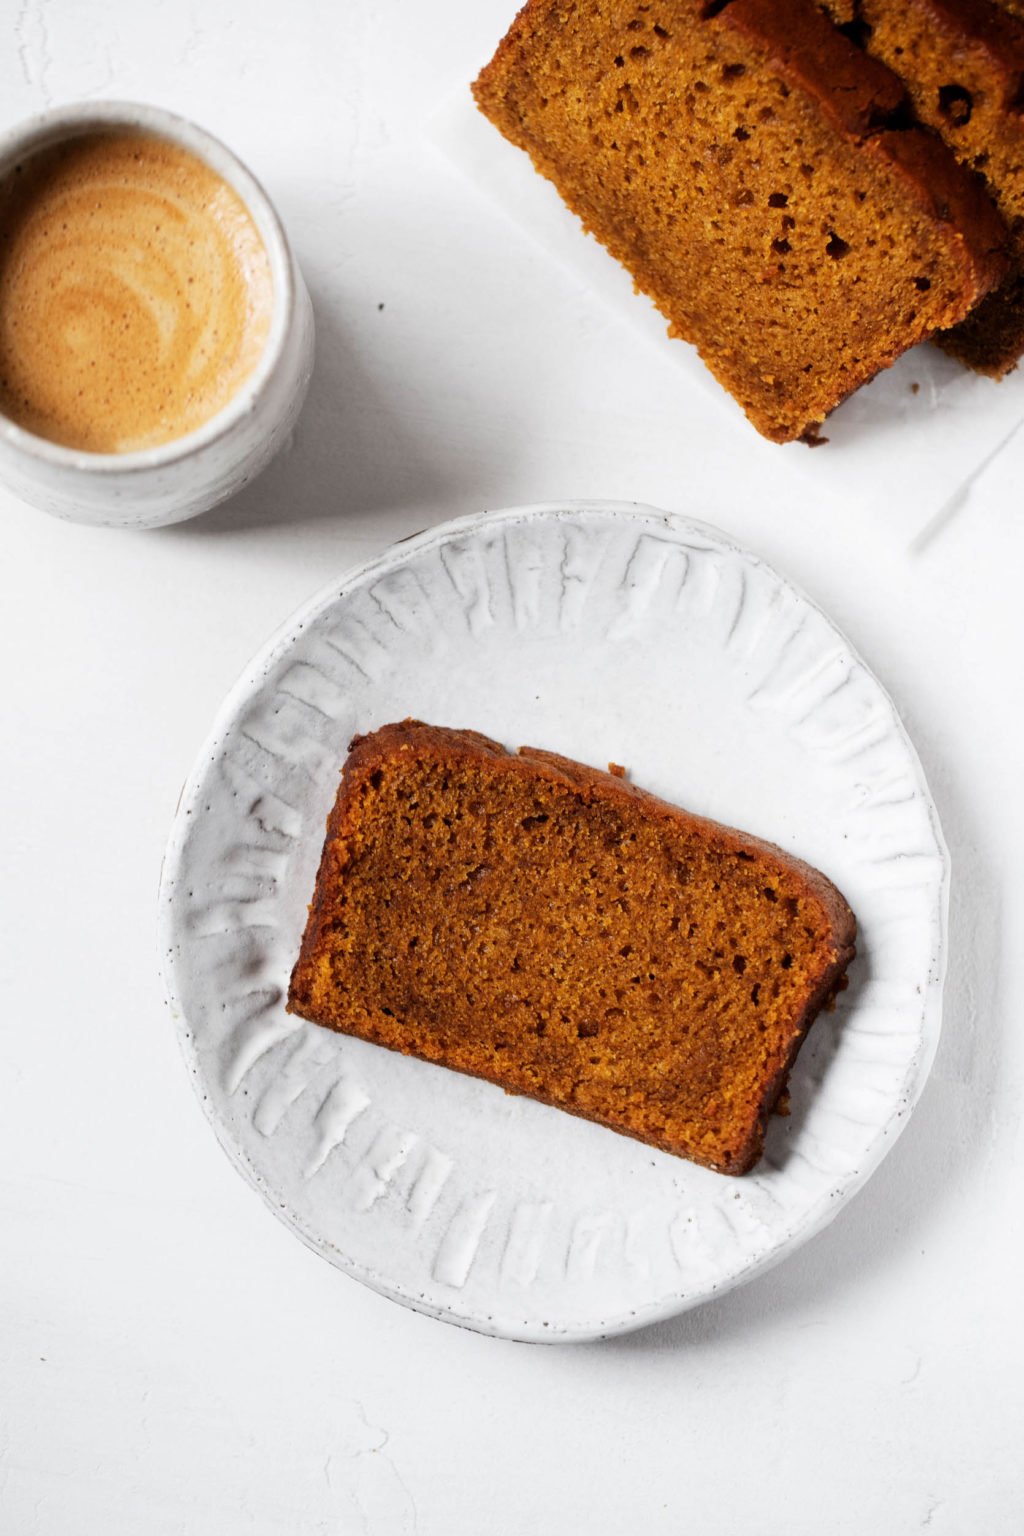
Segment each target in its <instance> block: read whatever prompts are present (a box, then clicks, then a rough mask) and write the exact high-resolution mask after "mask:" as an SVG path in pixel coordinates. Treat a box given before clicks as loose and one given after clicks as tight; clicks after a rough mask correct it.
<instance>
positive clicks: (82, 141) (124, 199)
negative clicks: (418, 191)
mask: <svg viewBox="0 0 1024 1536" xmlns="http://www.w3.org/2000/svg"><path fill="white" fill-rule="evenodd" d="M272 307H273V291H272V283H271V275H270V263H269V261H268V258H267V253H266V250H265V248H264V246H263V242H262V240H261V239H260V236H259V233H258V231H257V229H256V226H255V224H254V223H253V220H252V217H251V215H250V214H249V212H248V210H247V209H246V208H245V206H244V204H243V203H242V201H241V199H240V198H239V197H238V195H237V194H236V193H235V192H234V191H233V190H232V189H231V188H230V187H229V186H228V185H227V183H226V182H225V181H224V180H223V179H222V178H221V177H220V176H218V175H217V174H216V172H214V171H212V170H211V169H210V168H209V166H207V165H205V164H204V163H203V162H202V161H201V160H199V159H198V158H197V157H196V156H195V155H193V154H191V153H189V151H187V150H185V149H182V148H180V147H179V146H178V145H176V144H172V143H170V142H169V141H167V140H164V139H159V138H155V137H152V136H150V135H145V134H141V133H136V132H110V133H94V134H89V135H88V136H85V137H82V138H78V139H73V140H71V141H68V142H65V143H63V144H60V145H57V146H55V147H54V148H51V149H46V150H43V151H41V152H39V153H38V154H36V155H34V156H32V157H31V158H30V159H27V160H25V161H24V162H23V163H22V164H21V165H20V166H18V167H17V168H16V169H14V170H12V171H10V172H9V173H8V174H7V175H5V176H4V177H3V178H2V179H0V413H2V414H4V415H6V416H8V417H9V418H11V419H12V420H13V421H15V422H17V423H18V425H20V426H22V427H25V428H26V429H27V430H28V431H30V432H34V433H36V434H38V435H39V436H40V437H45V438H49V439H50V440H51V441H53V442H58V443H63V444H65V445H66V446H68V447H72V448H81V449H87V450H90V451H92V452H97V453H126V452H130V451H132V450H134V449H139V448H149V447H155V446H156V445H158V444H160V443H166V442H168V441H170V440H172V439H174V438H177V437H182V436H184V434H185V433H187V432H191V431H193V430H194V429H195V428H196V427H199V426H201V425H202V424H203V422H205V421H208V420H209V419H210V417H212V416H214V415H216V413H217V412H218V411H220V410H221V409H223V407H224V406H225V405H227V403H228V402H229V400H230V399H231V398H232V396H233V395H234V394H235V393H236V392H237V390H238V389H239V387H240V386H241V384H242V383H243V382H244V380H245V379H246V378H247V377H248V376H249V375H250V374H251V373H252V371H253V369H254V368H255V366H256V364H257V362H258V361H259V358H260V354H261V353H262V351H263V348H264V346H265V344H266V339H267V335H268V332H269V329H270V318H271V311H272Z"/></svg>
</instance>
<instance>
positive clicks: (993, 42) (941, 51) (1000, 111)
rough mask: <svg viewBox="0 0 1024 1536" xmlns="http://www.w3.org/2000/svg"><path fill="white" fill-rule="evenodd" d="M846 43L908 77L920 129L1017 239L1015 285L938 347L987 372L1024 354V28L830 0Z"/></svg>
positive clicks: (980, 2) (927, 3)
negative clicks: (928, 130)
mask: <svg viewBox="0 0 1024 1536" xmlns="http://www.w3.org/2000/svg"><path fill="white" fill-rule="evenodd" d="M825 7H826V9H827V10H828V11H829V12H830V13H831V15H832V16H833V19H834V20H836V21H839V22H844V23H846V24H847V26H848V30H849V35H850V36H851V37H853V38H855V39H856V40H857V41H858V42H859V43H860V44H861V45H862V46H863V47H864V48H866V49H867V50H868V52H869V53H870V54H871V55H872V56H873V57H874V58H877V59H881V60H882V62H883V63H885V64H888V65H889V66H890V68H892V69H894V70H896V71H898V73H899V74H900V75H901V76H902V78H903V81H904V83H905V84H906V87H907V90H908V92H909V94H910V98H911V101H912V103H913V107H914V111H915V114H916V115H917V117H918V118H919V119H920V121H921V122H923V123H927V124H928V125H929V126H930V127H932V128H935V129H937V130H938V132H939V133H941V135H942V137H943V138H944V139H945V141H946V143H947V144H948V145H949V147H950V149H951V150H952V151H953V153H954V154H955V155H956V157H957V159H958V160H959V161H961V163H962V164H964V165H965V166H968V167H970V168H971V169H972V170H975V171H978V172H980V173H981V174H982V175H983V177H984V179H985V182H986V185H987V188H988V191H989V194H990V196H991V197H992V199H993V201H994V202H995V204H996V207H997V208H998V209H999V211H1000V213H1001V214H1002V215H1003V218H1004V219H1005V220H1006V223H1007V225H1008V227H1009V229H1010V233H1011V242H1012V243H1011V248H1010V249H1011V257H1012V262H1013V267H1012V271H1011V274H1010V276H1009V278H1008V279H1007V280H1006V281H1005V282H1004V283H1003V284H1002V285H1001V286H1000V287H999V288H998V290H997V291H996V292H995V293H993V294H990V295H989V297H988V298H987V299H985V300H984V301H983V302H982V303H981V304H979V306H978V307H977V309H975V310H974V311H973V312H972V313H971V314H970V315H969V316H968V317H967V319H966V320H964V321H962V322H961V323H960V324H959V325H957V326H956V327H955V328H954V329H953V330H951V331H948V332H945V333H943V334H941V335H939V336H937V337H936V338H935V339H936V341H937V342H938V343H939V345H940V346H942V347H943V348H944V349H945V350H946V351H947V352H949V353H951V354H952V355H953V356H954V357H957V358H959V359H960V360H961V362H964V363H966V364H967V365H968V366H969V367H971V368H976V369H977V370H979V371H980V372H982V373H990V374H995V375H997V376H998V375H1000V374H1003V373H1005V372H1006V371H1007V369H1009V368H1012V367H1013V366H1014V365H1015V363H1016V362H1017V360H1018V358H1019V357H1020V355H1021V353H1022V352H1024V116H1022V114H1021V108H1022V105H1024V101H1022V91H1024V23H1022V22H1020V21H1017V20H1014V19H1013V18H1012V17H1011V16H1008V15H1006V14H1005V12H1003V11H1001V10H999V9H998V8H997V7H996V6H995V5H992V4H990V3H989V0H854V3H853V4H851V0H825Z"/></svg>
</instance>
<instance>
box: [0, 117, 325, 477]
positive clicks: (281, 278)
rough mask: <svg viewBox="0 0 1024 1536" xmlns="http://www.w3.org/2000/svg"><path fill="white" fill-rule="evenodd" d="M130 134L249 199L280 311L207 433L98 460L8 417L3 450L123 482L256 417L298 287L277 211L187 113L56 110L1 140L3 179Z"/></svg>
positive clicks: (0, 420)
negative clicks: (25, 160)
mask: <svg viewBox="0 0 1024 1536" xmlns="http://www.w3.org/2000/svg"><path fill="white" fill-rule="evenodd" d="M111 128H125V129H131V130H132V131H133V132H136V133H139V132H141V133H145V134H151V135H153V137H155V138H162V139H167V140H169V141H170V142H171V143H174V144H178V145H180V146H181V147H182V148H183V149H187V150H189V151H190V152H191V153H192V154H194V155H196V156H197V157H198V158H199V159H200V160H202V161H203V162H204V164H206V165H208V166H209V167H210V169H211V170H212V171H215V172H216V174H217V175H218V176H220V177H221V178H222V179H223V180H224V181H226V182H227V184H228V186H230V187H231V188H232V190H233V191H234V192H236V193H237V195H238V196H239V197H240V198H241V200H242V202H243V203H244V205H245V207H246V209H247V211H248V212H249V214H250V215H251V217H252V219H253V222H254V223H255V225H256V228H257V231H258V232H259V235H260V239H261V240H262V241H263V245H264V248H265V250H266V253H267V259H268V262H269V264H270V278H271V290H272V293H273V309H272V312H271V317H270V329H269V331H268V334H267V339H266V341H265V342H264V344H263V351H262V352H261V354H260V358H259V361H258V362H257V364H256V367H255V368H254V369H253V371H252V373H251V374H250V375H249V377H248V378H247V379H245V380H243V382H242V383H241V385H240V386H239V387H238V389H237V390H236V391H235V393H234V394H233V395H232V397H231V399H230V400H229V401H228V402H227V404H226V405H225V406H222V407H221V409H220V410H219V411H217V412H216V413H215V415H213V416H211V417H210V418H209V420H208V421H204V422H203V423H202V424H201V426H198V427H196V428H194V429H193V430H192V431H191V432H186V433H184V434H183V435H182V436H181V437H174V438H171V439H170V441H169V442H166V443H160V444H158V445H157V446H155V447H153V448H137V449H132V450H131V451H130V452H128V453H92V452H90V451H89V450H88V449H84V448H69V447H67V446H66V445H65V444H63V443H55V442H51V441H50V439H49V438H45V437H40V436H38V435H37V434H36V433H35V432H29V431H28V430H26V428H24V427H19V426H18V425H17V423H15V422H13V421H12V420H11V419H10V417H8V416H5V415H3V414H2V413H0V445H2V446H6V447H9V448H11V449H13V450H15V452H17V453H20V454H23V455H25V456H26V457H27V458H30V459H33V460H35V461H36V462H39V463H44V464H48V465H52V466H53V467H54V468H60V469H65V470H74V471H77V472H79V473H84V474H87V475H93V476H97V475H98V476H102V475H107V476H117V477H121V476H124V475H128V474H131V473H133V472H138V471H149V470H154V469H162V468H163V467H164V466H165V465H169V464H174V463H177V462H178V461H179V460H180V459H184V458H188V457H190V456H191V455H193V454H195V453H196V452H198V451H200V450H202V449H204V448H206V447H208V446H209V445H210V444H211V443H214V442H216V441H218V439H220V438H222V437H224V436H225V435H226V434H227V433H228V432H230V431H231V429H232V428H233V427H234V426H235V425H236V424H237V423H238V422H239V421H241V420H243V419H244V418H245V417H246V416H248V415H249V413H250V412H251V410H252V408H253V405H254V404H255V401H256V400H257V399H258V397H259V396H260V395H261V394H262V392H263V390H264V388H265V386H266V384H267V382H268V380H269V379H270V378H271V376H272V374H273V373H274V370H275V368H276V367H277V365H278V363H279V362H280V360H281V356H282V353H283V351H284V348H285V343H286V341H287V338H288V332H289V326H290V322H291V316H292V312H293V310H294V306H295V281H294V275H293V269H292V256H291V248H290V246H289V244H288V237H287V235H286V234H285V232H284V226H283V225H282V223H281V220H280V218H279V216H278V213H277V210H276V209H275V207H274V205H273V203H272V202H271V200H270V197H269V195H268V194H267V192H266V190H265V189H264V187H263V186H262V185H261V183H260V182H259V181H258V180H257V178H256V177H255V176H254V175H253V173H252V172H251V171H250V170H249V168H248V166H247V165H245V163H244V162H243V161H242V160H240V159H239V157H238V156H237V155H236V154H235V153H234V151H233V150H231V149H229V148H228V147H227V145H226V144H225V143H223V142H222V140H220V139H218V138H217V137H216V135H215V134H212V133H209V132H208V131H207V130H206V129H205V128H201V127H200V126H199V124H198V123H194V122H193V121H192V120H191V119H190V118H187V117H183V116H181V115H180V113H177V112H172V111H170V110H169V109H168V108H166V107H156V106H153V105H151V104H149V103H146V102H136V101H120V100H117V101H83V102H72V103H69V104H68V105H66V106H60V107H52V108H50V109H49V110H48V111H46V112H40V113H38V114H37V115H36V116H34V117H31V118H28V119H25V120H23V121H22V122H20V123H17V124H15V125H14V127H12V128H9V129H7V130H6V131H5V132H4V133H2V134H0V176H3V174H4V172H5V170H6V168H7V166H8V165H9V164H10V163H11V161H12V160H15V159H17V158H18V157H19V156H21V155H30V154H34V153H36V152H37V151H38V150H41V149H45V148H46V147H47V146H48V145H50V144H57V143H60V142H61V141H63V140H70V139H76V138H80V137H82V136H83V135H85V134H87V133H90V132H94V131H96V130H97V129H99V130H103V129H111Z"/></svg>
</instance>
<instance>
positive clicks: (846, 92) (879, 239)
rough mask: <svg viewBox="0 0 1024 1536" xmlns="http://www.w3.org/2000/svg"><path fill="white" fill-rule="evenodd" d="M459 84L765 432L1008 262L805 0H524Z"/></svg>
mask: <svg viewBox="0 0 1024 1536" xmlns="http://www.w3.org/2000/svg"><path fill="white" fill-rule="evenodd" d="M474 93H475V96H476V101H477V104H478V106H479V107H480V109H481V110H482V111H483V112H484V113H485V114H486V116H487V117H488V118H490V120H491V121H492V122H493V123H494V124H495V125H496V127H498V128H499V129H500V130H501V132H502V133H503V134H504V135H505V136H506V137H507V138H509V139H510V140H511V141H512V142H513V143H514V144H517V145H519V146H520V147H521V148H522V149H525V150H526V151H527V152H528V153H529V154H530V156H531V157H532V159H533V162H534V164H535V166H536V168H537V169H538V170H539V171H540V172H541V173H542V174H544V175H545V176H547V177H549V178H550V179H551V180H552V181H553V182H554V183H555V185H556V187H557V188H558V190H559V192H560V193H561V195H562V197H563V199H564V200H565V202H566V203H567V204H568V206H569V207H570V208H571V209H573V211H574V212H575V213H577V214H578V215H579V217H580V218H581V219H582V221H583V223H584V225H585V226H586V228H587V229H588V230H590V231H591V232H592V233H593V234H594V235H596V236H597V238H598V239H599V240H600V241H601V242H602V243H603V244H604V245H605V246H607V248H608V249H609V251H611V253H612V254H613V255H614V256H615V257H617V259H618V260H619V261H620V262H622V264H623V265H624V266H625V267H626V268H627V269H628V270H629V271H630V273H631V274H632V275H633V278H634V279H635V282H636V284H637V287H638V288H639V289H641V290H642V291H643V292H645V293H646V294H648V295H649V296H650V297H651V298H652V299H653V301H654V302H655V304H657V306H658V308H659V309H660V310H661V311H662V313H663V314H664V315H665V316H666V317H667V318H668V320H669V322H670V334H671V335H673V336H677V337H680V338H682V339H683V340H686V341H689V342H693V343H694V344H695V345H696V346H697V347H698V348H699V350H700V353H701V356H702V357H703V358H704V361H705V362H706V363H707V365H708V367H709V368H710V369H711V371H712V372H713V373H714V374H715V375H716V377H717V378H718V379H719V380H720V382H721V383H722V384H723V385H724V386H725V387H726V389H728V390H729V391H730V392H731V393H732V394H733V395H734V396H735V398H736V399H737V401H738V402H739V403H740V405H741V406H742V407H743V409H744V410H745V411H746V413H747V415H748V417H749V418H750V420H751V421H752V422H753V424H754V425H755V426H756V427H757V429H758V430H759V431H760V432H761V433H763V434H764V435H765V436H766V437H769V438H772V439H774V440H776V441H779V442H785V441H788V440H790V439H793V438H798V437H804V436H810V437H812V438H813V437H814V436H815V435H816V429H817V428H818V427H819V426H820V424H821V423H822V421H823V420H824V419H825V417H826V416H827V415H828V413H829V412H830V411H831V410H832V409H833V408H834V407H835V406H836V405H838V404H839V402H840V401H841V400H843V399H844V398H845V397H846V396H847V395H848V394H850V393H851V391H853V390H854V389H856V388H857V387H858V385H860V384H862V383H864V382H865V381H866V380H868V379H870V378H871V377H872V376H873V375H874V374H876V373H877V372H878V371H879V369H882V368H885V367H888V366H889V365H890V364H891V363H892V362H894V361H895V359H896V358H897V357H898V356H899V355H900V354H901V353H902V352H904V351H905V350H906V349H907V348H908V347H910V346H912V345H914V343H916V342H918V341H921V340H923V339H924V338H926V337H928V336H931V335H932V334H933V333H934V332H935V331H936V330H938V329H941V328H947V327H950V326H953V325H955V324H957V322H959V321H960V320H962V319H963V318H964V316H965V315H966V314H967V313H968V312H969V311H970V310H971V308H972V307H973V306H974V305H975V304H976V303H977V302H978V301H979V300H980V299H981V298H983V297H984V295H985V294H987V293H988V292H989V291H990V290H991V289H992V288H993V287H995V285H996V284H997V283H998V282H999V281H1000V280H1001V279H1002V277H1003V276H1004V274H1005V272H1006V270H1007V257H1006V252H1005V246H1006V242H1007V240H1008V233H1007V230H1006V228H1005V225H1004V224H1003V222H1002V220H1001V219H1000V218H999V216H998V214H997V213H996V211H995V209H994V208H993V206H992V204H991V202H990V201H989V199H988V197H987V196H986V194H985V191H984V189H983V188H982V187H981V185H980V183H979V182H978V181H977V179H976V178H975V177H974V176H973V175H971V174H970V173H969V172H968V171H967V170H966V169H965V168H964V167H962V166H960V165H959V164H958V163H957V161H956V159H955V158H954V156H953V155H952V153H951V152H950V151H949V150H948V149H947V148H946V146H945V145H944V144H943V143H942V142H941V140H939V139H938V138H936V137H934V136H932V135H930V134H929V133H927V132H925V130H924V129H922V128H921V127H919V126H917V125H915V124H914V123H913V122H912V121H911V120H910V117H909V105H908V101H907V97H906V93H905V90H904V87H903V86H902V84H901V82H900V81H899V79H898V78H897V77H896V75H895V74H893V73H892V72H891V71H890V70H889V69H887V68H886V67H885V66H884V65H883V64H881V63H879V62H878V61H877V60H875V59H873V58H871V57H870V56H869V55H868V54H866V53H865V52H864V51H863V49H861V48H859V47H857V46H856V44H855V43H854V42H853V41H852V40H851V39H850V38H848V37H846V36H845V35H844V34H843V33H841V32H840V31H839V30H838V29H837V28H836V27H835V26H833V24H832V23H831V22H830V21H829V20H828V18H827V17H826V16H825V15H824V13H823V12H822V11H821V10H820V9H819V7H818V5H817V4H815V3H814V0H731V3H730V0H725V3H724V4H723V3H721V0H719V3H706V0H705V3H700V0H651V3H646V4H645V3H638V0H530V3H529V4H527V5H526V6H525V7H524V9H523V10H522V11H521V12H520V13H519V15H518V16H517V17H516V19H515V21H514V23H513V25H512V28H511V30H510V31H509V33H508V35H507V36H506V37H505V39H504V40H503V41H502V43H501V45H500V46H499V48H498V51H497V53H496V54H495V57H494V58H493V60H492V61H491V62H490V64H488V65H487V66H486V68H485V69H484V70H483V71H482V72H481V74H480V76H479V78H478V80H477V81H476V83H475V85H474Z"/></svg>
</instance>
